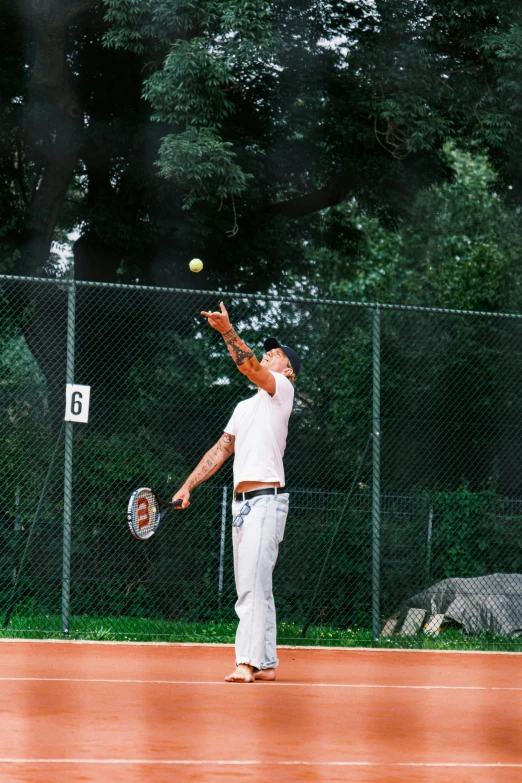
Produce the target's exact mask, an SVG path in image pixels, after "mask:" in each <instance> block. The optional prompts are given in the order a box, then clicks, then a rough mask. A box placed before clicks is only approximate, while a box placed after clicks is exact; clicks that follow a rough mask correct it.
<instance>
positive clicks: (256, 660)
mask: <svg viewBox="0 0 522 783" xmlns="http://www.w3.org/2000/svg"><path fill="white" fill-rule="evenodd" d="M247 504H248V507H249V508H250V510H249V511H248V510H247ZM245 511H246V512H247V513H245ZM242 512H243V513H242ZM287 514H288V493H281V494H280V495H261V496H258V497H255V498H252V499H251V500H246V501H243V502H236V501H234V502H233V503H232V516H233V526H232V543H233V547H234V575H235V579H236V590H237V601H236V613H237V616H238V617H239V625H238V628H237V632H236V665H238V664H240V663H248V664H250V666H253V667H254V669H256V670H259V669H272V668H273V667H274V666H277V664H278V663H279V661H278V660H277V655H276V632H277V628H276V611H275V604H274V595H273V593H272V572H273V570H274V566H275V564H276V560H277V555H278V552H279V544H280V543H281V541H282V540H283V536H284V532H285V524H286V517H287Z"/></svg>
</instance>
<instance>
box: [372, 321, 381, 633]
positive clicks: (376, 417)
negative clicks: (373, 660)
mask: <svg viewBox="0 0 522 783" xmlns="http://www.w3.org/2000/svg"><path fill="white" fill-rule="evenodd" d="M372 417H373V479H372V639H373V642H374V644H375V643H378V642H379V634H380V592H381V584H380V577H381V311H380V308H379V306H377V307H375V308H374V310H373V402H372Z"/></svg>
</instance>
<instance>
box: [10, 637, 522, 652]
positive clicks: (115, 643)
mask: <svg viewBox="0 0 522 783" xmlns="http://www.w3.org/2000/svg"><path fill="white" fill-rule="evenodd" d="M0 644H69V645H77V644H93V645H98V646H102V645H105V646H106V647H110V646H119V647H200V648H205V647H223V648H228V649H231V650H233V649H234V642H138V641H133V642H128V641H123V640H122V641H107V640H104V639H99V640H98V639H96V640H94V639H31V638H30V637H27V638H23V637H17V638H13V637H1V638H0ZM277 649H278V650H297V651H299V650H322V651H323V652H325V651H326V652H346V653H359V652H361V653H365V652H371V653H401V654H402V653H424V654H428V653H436V654H437V655H518V656H520V655H521V653H520V651H516V650H441V649H435V650H430V649H425V648H422V649H418V648H412V647H359V646H353V647H337V646H335V645H331V644H328V645H320V644H278V645H277Z"/></svg>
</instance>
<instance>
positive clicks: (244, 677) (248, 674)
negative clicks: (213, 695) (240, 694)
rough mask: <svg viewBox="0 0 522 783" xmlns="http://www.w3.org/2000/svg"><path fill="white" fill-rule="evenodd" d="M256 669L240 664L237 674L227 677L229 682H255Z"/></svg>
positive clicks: (246, 664) (233, 673)
mask: <svg viewBox="0 0 522 783" xmlns="http://www.w3.org/2000/svg"><path fill="white" fill-rule="evenodd" d="M253 672H254V667H253V666H249V665H248V663H240V664H239V666H238V667H237V669H236V670H235V672H232V674H229V675H228V677H225V680H226V681H227V682H254V674H253Z"/></svg>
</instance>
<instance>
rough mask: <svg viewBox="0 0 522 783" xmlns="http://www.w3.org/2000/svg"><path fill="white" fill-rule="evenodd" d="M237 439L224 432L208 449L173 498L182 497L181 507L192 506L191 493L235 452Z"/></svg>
mask: <svg viewBox="0 0 522 783" xmlns="http://www.w3.org/2000/svg"><path fill="white" fill-rule="evenodd" d="M235 440H236V439H235V437H234V435H229V434H228V432H225V433H223V435H222V436H221V438H220V439H219V440H218V442H217V443H216V444H215V445H214V446H212V448H211V449H209V451H207V453H206V454H205V456H204V457H203V459H202V460H201V461H200V463H199V464H198V465H197V467H196V468H195V469H194V470H193V471H192V473H191V474H190V476H189V477H188V479H187V480H186V481H185V483H184V484H183V486H182V487H181V489H180V490H179V492H176V494H175V495H174V497H173V498H172V500H178V499H179V498H181V500H182V501H183V505H182V506H181V508H187V507H188V506H190V493H191V492H192V490H193V489H194V487H197V486H198V484H202V483H203V482H204V481H206V480H207V479H208V478H210V477H211V476H213V475H214V473H216V472H217V471H218V470H219V468H220V467H221V466H222V464H223V463H224V462H225V461H226V460H227V459H228V458H229V457H230V456H231V455H232V454H233V453H234V442H235Z"/></svg>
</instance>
